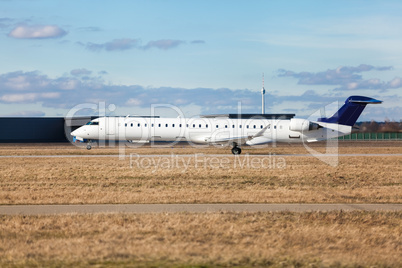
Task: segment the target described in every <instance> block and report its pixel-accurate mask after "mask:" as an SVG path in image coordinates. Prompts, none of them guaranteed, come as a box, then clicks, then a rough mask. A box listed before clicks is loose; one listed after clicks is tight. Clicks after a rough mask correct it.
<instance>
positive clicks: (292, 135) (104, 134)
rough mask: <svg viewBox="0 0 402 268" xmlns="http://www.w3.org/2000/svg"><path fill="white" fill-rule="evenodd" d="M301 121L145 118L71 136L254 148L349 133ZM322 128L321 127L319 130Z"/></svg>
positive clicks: (100, 122) (118, 120) (107, 120)
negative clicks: (242, 145)
mask: <svg viewBox="0 0 402 268" xmlns="http://www.w3.org/2000/svg"><path fill="white" fill-rule="evenodd" d="M312 124H313V126H314V124H315V125H316V124H317V123H316V122H311V121H308V120H305V119H297V118H292V119H289V120H283V119H232V118H190V119H188V118H146V117H101V118H98V119H95V120H93V121H91V122H90V123H89V124H88V125H85V126H82V127H81V128H80V129H79V133H78V131H77V132H75V133H74V134H75V135H76V136H77V137H79V138H82V139H87V140H128V141H132V142H148V141H189V142H194V143H203V144H225V143H228V144H229V143H233V142H236V143H237V144H247V145H256V144H263V143H269V142H273V141H276V142H290V143H293V142H303V141H308V142H312V141H319V140H325V139H328V138H335V137H339V136H343V135H347V134H350V133H351V129H352V128H351V127H350V126H343V125H339V124H330V123H320V126H321V127H313V128H312V127H311V125H312ZM323 125H325V127H322V126H323Z"/></svg>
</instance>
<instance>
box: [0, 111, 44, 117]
mask: <svg viewBox="0 0 402 268" xmlns="http://www.w3.org/2000/svg"><path fill="white" fill-rule="evenodd" d="M2 116H8V117H31V116H33V117H42V116H45V113H44V112H42V111H20V112H16V113H10V114H4V115H2Z"/></svg>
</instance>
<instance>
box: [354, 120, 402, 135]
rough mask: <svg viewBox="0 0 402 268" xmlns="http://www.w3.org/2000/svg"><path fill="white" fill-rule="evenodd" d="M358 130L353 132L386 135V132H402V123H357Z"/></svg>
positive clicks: (387, 121)
mask: <svg viewBox="0 0 402 268" xmlns="http://www.w3.org/2000/svg"><path fill="white" fill-rule="evenodd" d="M356 126H357V127H358V129H354V131H353V132H365V133H368V132H370V133H384V132H402V121H400V122H396V121H389V120H386V121H385V122H375V121H371V122H358V123H356Z"/></svg>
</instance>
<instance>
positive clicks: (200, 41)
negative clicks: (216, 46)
mask: <svg viewBox="0 0 402 268" xmlns="http://www.w3.org/2000/svg"><path fill="white" fill-rule="evenodd" d="M191 44H205V41H204V40H193V41H191Z"/></svg>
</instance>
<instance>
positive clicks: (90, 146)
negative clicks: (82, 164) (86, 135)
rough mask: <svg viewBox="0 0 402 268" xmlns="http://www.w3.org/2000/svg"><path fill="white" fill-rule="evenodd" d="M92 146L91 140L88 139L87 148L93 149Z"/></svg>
mask: <svg viewBox="0 0 402 268" xmlns="http://www.w3.org/2000/svg"><path fill="white" fill-rule="evenodd" d="M91 148H92V145H91V141H88V144H87V150H91Z"/></svg>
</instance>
